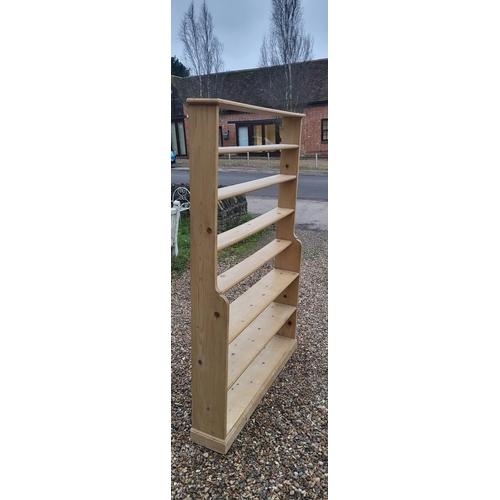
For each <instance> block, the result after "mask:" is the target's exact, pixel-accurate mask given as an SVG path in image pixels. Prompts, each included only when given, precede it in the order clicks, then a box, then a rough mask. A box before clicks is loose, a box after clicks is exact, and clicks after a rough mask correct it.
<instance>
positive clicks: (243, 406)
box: [187, 99, 304, 454]
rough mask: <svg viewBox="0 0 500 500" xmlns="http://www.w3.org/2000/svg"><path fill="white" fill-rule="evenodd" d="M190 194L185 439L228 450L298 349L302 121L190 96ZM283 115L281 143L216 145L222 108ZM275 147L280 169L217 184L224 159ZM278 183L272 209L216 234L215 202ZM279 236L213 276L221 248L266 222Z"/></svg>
mask: <svg viewBox="0 0 500 500" xmlns="http://www.w3.org/2000/svg"><path fill="white" fill-rule="evenodd" d="M187 102H188V107H189V133H190V155H189V156H190V158H189V171H190V189H191V215H190V217H191V343H192V354H191V367H192V370H191V376H192V427H191V440H192V441H194V442H196V443H198V444H200V445H203V446H205V447H207V448H210V449H211V450H214V451H216V452H219V453H223V454H225V453H226V452H227V451H228V449H229V448H230V446H231V444H232V443H233V441H234V440H235V438H236V437H237V435H238V434H239V432H240V431H241V429H242V428H243V426H244V425H245V423H246V422H247V421H248V419H249V418H250V415H251V414H252V412H253V411H254V410H255V408H256V407H257V405H258V404H259V402H260V400H261V399H262V397H263V396H264V395H265V393H266V392H267V390H268V389H269V387H270V386H271V384H272V382H273V381H274V379H275V378H276V377H277V376H278V374H279V373H280V371H281V369H282V368H283V366H284V365H285V363H286V362H287V361H288V359H289V358H290V356H291V355H292V353H293V352H294V351H295V349H296V347H297V340H296V325H297V306H298V294H299V278H300V261H301V253H302V245H301V243H300V241H299V240H298V239H297V237H296V236H295V209H296V203H297V182H298V168H299V158H300V135H301V129H302V117H303V116H304V115H302V114H299V113H290V112H286V111H278V110H274V109H268V108H262V107H258V106H251V105H247V104H241V103H237V102H232V101H226V100H223V99H188V100H187ZM221 109H226V110H232V111H240V112H244V113H258V114H260V115H262V114H266V115H269V116H272V117H280V118H281V127H282V128H281V138H282V142H283V143H282V144H271V145H261V146H241V147H219V111H220V110H221ZM276 150H280V151H281V159H280V173H279V174H277V175H273V176H270V177H265V178H262V179H259V180H254V181H250V182H245V183H242V184H237V185H234V186H228V187H223V188H220V189H219V188H218V159H219V155H220V154H227V153H247V152H252V151H276ZM275 184H277V185H278V199H277V206H276V208H274V209H272V210H270V211H269V212H267V213H265V214H264V215H261V216H259V217H256V218H255V219H253V220H252V221H250V222H247V223H244V224H242V225H240V226H238V227H236V228H233V229H231V230H228V231H225V232H223V233H220V234H218V231H217V207H218V203H219V201H220V200H223V199H226V198H230V197H233V196H237V195H240V194H243V193H247V192H251V191H255V190H258V189H261V188H264V187H268V186H271V185H275ZM273 224H275V225H276V235H275V239H274V240H273V241H271V243H269V244H268V245H267V246H265V247H264V248H262V249H261V250H258V251H256V252H255V253H254V254H253V255H251V256H250V257H248V258H246V259H245V260H243V261H242V262H240V263H238V264H237V265H235V266H234V267H232V268H231V269H229V270H228V271H226V272H224V273H222V274H221V275H217V273H218V271H217V266H218V252H219V251H220V250H222V249H224V248H226V247H228V246H231V245H234V244H235V243H237V242H239V241H242V240H243V239H245V238H247V237H248V236H250V235H252V234H254V233H256V232H258V231H260V230H261V229H264V228H266V227H268V226H271V225H273ZM272 259H274V268H273V269H272V270H271V272H269V273H268V274H267V275H265V276H264V277H263V278H262V279H261V280H260V281H259V282H257V284H255V285H253V286H251V287H250V288H248V289H247V290H246V291H245V292H243V293H242V294H241V295H240V296H239V297H238V298H237V299H235V300H234V301H233V302H231V303H230V302H229V300H228V299H227V298H226V296H225V295H224V293H225V292H227V291H228V290H229V289H231V288H232V287H234V286H235V285H237V284H238V283H240V282H241V281H242V280H244V279H245V278H247V277H248V276H250V275H251V274H252V273H254V272H255V271H257V270H258V269H260V268H261V267H262V266H263V265H264V264H266V263H267V262H269V261H271V260H272Z"/></svg>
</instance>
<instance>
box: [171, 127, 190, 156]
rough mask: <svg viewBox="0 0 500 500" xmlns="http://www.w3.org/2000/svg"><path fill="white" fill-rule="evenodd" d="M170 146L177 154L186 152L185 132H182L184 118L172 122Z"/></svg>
mask: <svg viewBox="0 0 500 500" xmlns="http://www.w3.org/2000/svg"><path fill="white" fill-rule="evenodd" d="M170 140H171V144H172V145H171V147H172V151H174V152H175V153H176V154H178V155H185V154H186V134H185V132H184V120H178V121H177V120H176V121H173V122H172V131H171V138H170Z"/></svg>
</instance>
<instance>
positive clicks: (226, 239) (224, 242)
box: [217, 207, 293, 251]
mask: <svg viewBox="0 0 500 500" xmlns="http://www.w3.org/2000/svg"><path fill="white" fill-rule="evenodd" d="M291 213H293V208H280V207H277V208H273V209H272V210H269V212H266V213H265V214H264V215H260V216H259V217H256V218H255V219H253V220H251V221H250V222H246V223H245V224H242V225H241V226H238V227H235V228H234V229H230V230H229V231H225V232H224V233H220V234H219V235H218V236H217V250H218V251H220V250H223V249H224V248H227V247H230V246H231V245H234V244H235V243H238V241H241V240H244V239H245V238H248V237H249V236H252V234H255V233H257V232H259V231H261V230H262V229H265V228H266V227H268V226H270V225H271V224H274V223H275V222H277V221H279V220H280V219H283V218H284V217H286V216H287V215H290V214H291Z"/></svg>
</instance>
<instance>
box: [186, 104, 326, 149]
mask: <svg viewBox="0 0 500 500" xmlns="http://www.w3.org/2000/svg"><path fill="white" fill-rule="evenodd" d="M184 113H185V115H189V109H188V108H187V107H186V108H185V111H184ZM304 114H305V117H304V119H303V122H302V144H301V151H300V153H301V156H315V155H316V153H317V154H318V156H328V143H327V142H326V143H324V142H321V120H323V119H327V118H328V104H320V105H315V106H309V107H308V108H306V110H305V111H304ZM269 119H270V116H269V115H260V114H253V113H249V114H245V113H235V114H232V113H228V114H224V115H222V116H221V118H220V121H219V125H220V126H221V127H222V133H223V134H226V133H229V137H228V139H224V140H223V143H222V146H236V145H237V140H236V124H234V123H229V122H244V121H259V120H269ZM184 127H185V132H186V147H187V151H188V156H189V118H188V119H185V120H184Z"/></svg>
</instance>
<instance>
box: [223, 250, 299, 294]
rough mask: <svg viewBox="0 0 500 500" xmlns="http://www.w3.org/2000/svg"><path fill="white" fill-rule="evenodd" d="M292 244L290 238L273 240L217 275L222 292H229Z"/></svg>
mask: <svg viewBox="0 0 500 500" xmlns="http://www.w3.org/2000/svg"><path fill="white" fill-rule="evenodd" d="M291 244H292V242H291V241H289V240H273V241H271V243H268V244H267V245H266V246H265V247H263V248H261V249H260V250H258V251H257V252H255V253H254V254H252V255H250V257H248V258H246V259H245V260H243V261H241V262H240V263H239V264H236V265H235V266H233V267H231V269H228V270H227V271H224V272H223V273H222V274H220V275H219V276H218V277H217V287H218V288H219V290H220V292H221V293H224V292H227V291H228V290H229V289H230V288H232V287H233V286H235V285H236V284H238V283H239V282H240V281H242V280H244V279H245V278H247V277H248V276H250V275H251V274H252V273H254V272H255V271H257V269H259V268H261V267H262V266H263V265H264V264H265V263H266V262H269V261H270V260H271V259H272V258H274V257H276V255H278V254H279V253H280V252H282V251H283V250H284V249H285V248H287V247H288V246H290V245H291Z"/></svg>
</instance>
